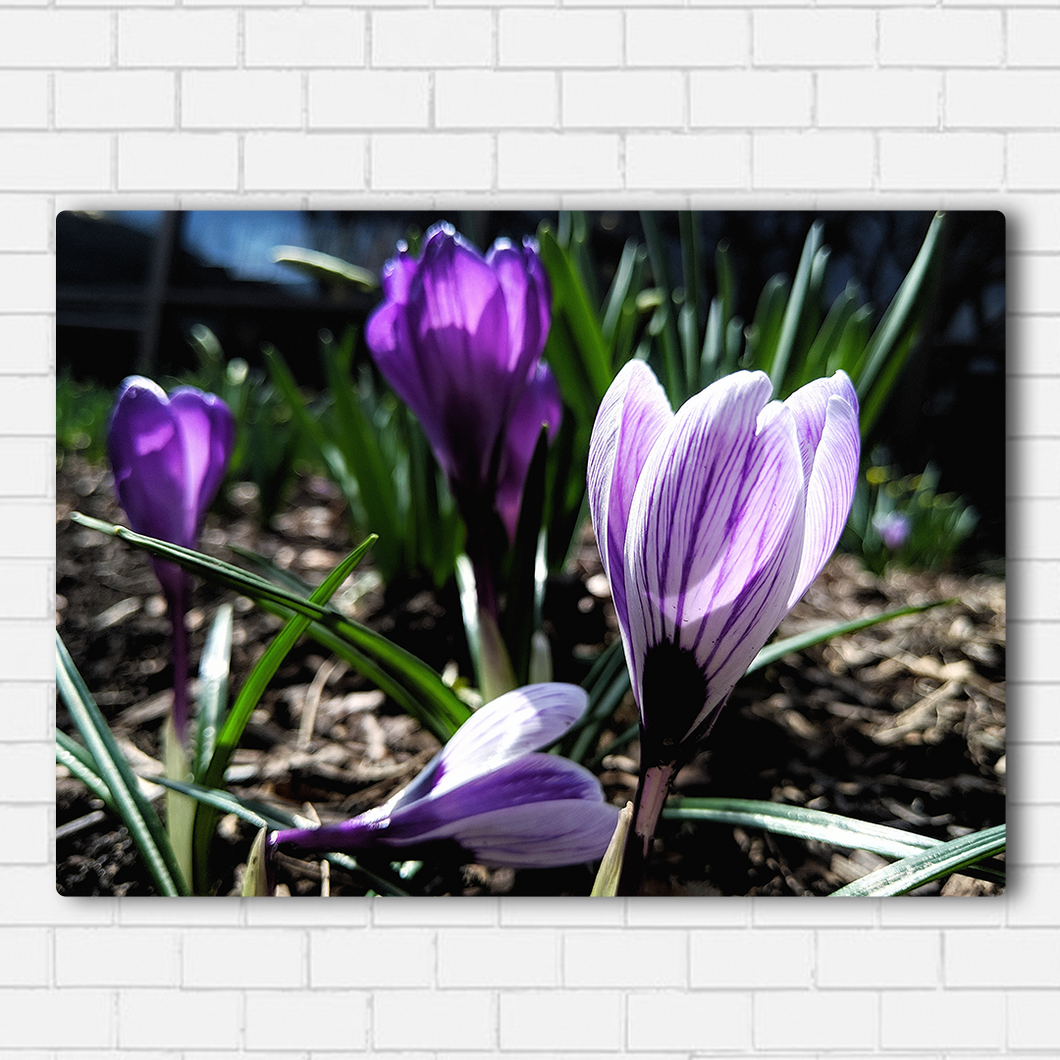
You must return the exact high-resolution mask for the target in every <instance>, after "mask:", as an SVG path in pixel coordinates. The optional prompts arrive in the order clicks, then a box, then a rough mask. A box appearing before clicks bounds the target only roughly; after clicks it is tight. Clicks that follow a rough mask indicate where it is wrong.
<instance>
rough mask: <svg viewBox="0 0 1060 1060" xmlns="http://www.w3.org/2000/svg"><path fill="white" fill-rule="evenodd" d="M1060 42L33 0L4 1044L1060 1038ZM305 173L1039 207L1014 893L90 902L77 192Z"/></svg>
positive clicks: (463, 6) (622, 1045)
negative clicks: (60, 620)
mask: <svg viewBox="0 0 1060 1060" xmlns="http://www.w3.org/2000/svg"><path fill="white" fill-rule="evenodd" d="M1058 37H1060V12H1058V10H1057V8H1056V4H1055V2H1054V0H1027V2H1025V3H1014V4H1003V3H1001V2H1000V0H996V2H995V0H968V2H967V3H948V2H947V3H942V4H938V3H930V2H921V0H909V2H904V0H903V2H898V0H893V2H892V0H879V3H878V4H874V3H872V0H820V2H817V3H813V2H810V0H789V2H785V0H761V2H760V3H758V4H752V5H746V4H742V3H739V2H737V0H730V2H725V0H722V2H719V3H709V4H708V3H699V2H695V0H693V2H691V3H683V2H680V0H673V2H666V0H656V2H653V0H644V2H642V3H637V4H631V5H630V6H629V7H627V8H623V7H620V6H618V5H616V4H615V3H614V2H613V0H585V2H584V3H582V2H579V3H568V2H566V0H565V2H564V3H562V4H558V5H557V4H555V3H553V2H549V0H506V2H505V0H500V2H499V3H497V4H492V3H486V2H477V0H435V2H433V3H430V2H428V0H367V2H365V3H359V4H353V3H342V2H335V3H333V2H323V0H321V2H316V0H306V2H298V0H276V2H269V3H255V4H245V5H241V4H236V3H233V2H232V0H195V2H193V0H185V2H184V3H180V2H178V0H173V2H172V3H170V2H166V0H144V2H141V3H128V4H120V3H119V4H115V3H110V4H108V3H106V2H105V0H97V2H91V0H90V2H83V3H82V2H75V0H71V2H68V3H65V2H62V0H60V2H58V3H50V2H46V0H40V2H39V3H34V2H32V0H30V2H20V0H0V292H3V293H2V294H0V349H2V351H3V353H2V355H0V385H2V386H3V394H4V405H3V409H4V416H3V418H2V421H0V585H2V586H3V589H4V591H3V593H2V594H0V840H2V842H0V954H2V957H3V959H0V1053H3V1055H5V1056H7V1055H10V1056H12V1057H14V1058H15V1060H75V1058H76V1060H104V1058H107V1060H110V1058H120V1057H136V1058H137V1060H191V1058H195V1060H221V1058H227V1057H236V1056H239V1057H254V1058H265V1057H268V1058H270V1060H324V1058H327V1057H334V1058H339V1057H342V1058H345V1057H353V1056H386V1057H392V1058H395V1060H398V1058H401V1060H457V1058H461V1060H462V1058H464V1057H467V1056H472V1057H474V1056H483V1057H486V1056H494V1057H499V1056H509V1055H518V1056H521V1057H524V1058H527V1060H538V1058H544V1057H546V1056H547V1057H568V1056H570V1057H573V1056H577V1057H580V1058H584V1060H602V1058H604V1057H612V1056H615V1055H622V1056H627V1057H635V1058H640V1060H643V1058H647V1057H662V1056H665V1057H683V1058H691V1057H693V1056H695V1057H699V1058H702V1057H705V1056H708V1055H709V1056H713V1055H716V1054H722V1055H727V1056H738V1057H740V1056H772V1057H777V1058H779V1057H784V1058H788V1057H791V1058H793V1060H811V1058H813V1060H824V1058H829V1057H837V1058H838V1057H844V1058H845V1057H848V1056H850V1055H857V1054H862V1053H864V1054H869V1055H873V1056H884V1057H889V1058H891V1060H914V1058H916V1060H950V1058H952V1057H957V1056H963V1057H968V1058H973V1057H974V1058H976V1060H978V1058H980V1057H987V1056H999V1055H1004V1056H1012V1057H1027V1058H1031V1057H1034V1058H1038V1060H1047V1058H1055V1057H1056V1056H1057V1055H1060V1031H1058V1030H1057V1021H1056V1016H1055V1012H1056V1006H1057V1002H1058V1000H1060V956H1058V955H1060V902H1058V901H1057V894H1058V893H1060V794H1058V791H1060V788H1058V787H1057V783H1056V777H1057V774H1058V771H1060V710H1058V709H1057V700H1058V696H1060V668H1058V663H1057V659H1058V654H1057V651H1056V638H1057V634H1058V632H1060V536H1058V531H1057V527H1058V526H1060V429H1058V426H1057V422H1058V421H1057V414H1056V409H1057V398H1058V396H1060V393H1058V392H1060V368H1058V361H1057V354H1058V352H1060V293H1058V292H1060V181H1058V177H1060V167H1058V166H1057V163H1056V158H1057V156H1058V155H1060V69H1058V63H1057V57H1058V53H1057V48H1056V41H1057V39H1058ZM278 202H280V203H282V204H283V205H288V206H316V205H327V206H329V207H336V206H344V205H345V206H348V207H371V206H389V205H402V206H425V205H431V204H438V205H444V204H459V205H461V206H465V207H474V206H476V205H479V206H486V205H491V206H505V205H510V206H524V205H530V204H533V205H541V206H556V205H561V204H577V205H587V206H591V205H597V206H599V205H603V204H608V205H612V206H615V207H619V208H622V207H629V208H632V207H639V206H643V205H646V204H655V205H660V206H662V205H666V206H675V205H682V204H684V205H689V204H691V205H695V206H700V207H752V208H754V207H777V206H800V207H806V206H814V205H821V206H823V207H835V206H843V207H848V206H876V207H888V206H892V207H899V208H901V207H914V206H915V207H917V208H925V207H931V206H934V205H938V204H945V205H951V206H954V207H962V206H964V207H975V208H992V209H1000V210H1004V211H1005V212H1006V213H1007V215H1008V220H1009V225H1008V232H1009V241H1010V248H1011V256H1010V265H1011V268H1010V277H1009V280H1010V286H1009V291H1010V306H1011V309H1010V313H1011V315H1010V332H1009V333H1010V337H1011V347H1010V356H1009V376H1010V394H1011V399H1010V404H1009V409H1010V436H1011V439H1012V440H1011V442H1010V446H1009V479H1008V492H1009V496H1010V498H1011V503H1012V507H1011V516H1012V521H1011V527H1012V529H1011V545H1010V554H1011V557H1012V560H1013V562H1012V564H1011V576H1012V593H1011V604H1012V618H1013V622H1012V631H1013V633H1012V641H1013V652H1012V657H1011V663H1010V672H1011V676H1012V687H1013V716H1014V717H1013V725H1012V739H1011V748H1010V751H1011V753H1010V755H1009V762H1010V775H1011V776H1012V778H1013V793H1012V797H1011V800H1010V805H1011V807H1012V817H1013V819H1014V821H1015V828H1014V830H1013V831H1014V833H1015V839H1014V844H1013V850H1012V854H1011V861H1012V862H1013V865H1014V872H1013V876H1014V882H1013V884H1012V886H1011V887H1010V890H1009V893H1008V895H1007V896H1006V898H1005V899H1003V900H1001V901H998V902H965V903H962V902H956V901H951V902H939V901H930V900H914V899H906V900H892V901H885V902H880V903H876V902H845V903H830V902H821V901H819V902H795V901H793V900H791V901H783V900H761V901H757V902H753V901H744V900H728V899H726V900H712V901H711V900H706V901H692V902H679V901H674V900H670V901H657V900H642V901H635V902H629V903H622V902H604V903H598V902H597V903H590V902H573V901H559V900H548V901H546V900H533V899H527V900H520V901H511V902H508V903H500V902H498V901H494V900H482V901H472V902H453V901H445V900H441V901H430V900H424V901H416V902H404V903H403V902H380V903H378V904H374V905H373V904H370V903H367V902H352V901H351V902H347V901H341V902H332V903H322V902H313V903H301V902H273V903H262V902H256V903H252V902H238V901H229V902H219V901H218V902H211V901H199V902H181V903H173V902H149V901H140V902H137V901H124V902H123V901H107V900H73V899H66V900H63V899H60V898H58V897H57V896H56V895H55V892H54V885H53V865H52V857H53V855H52V849H51V848H52V842H51V827H52V796H51V772H52V770H51V755H52V750H51V737H52V722H51V712H52V694H53V693H52V677H53V659H52V650H53V649H52V635H51V621H50V606H51V605H50V600H51V594H52V592H53V585H54V568H53V562H54V560H53V545H52V540H51V535H50V522H51V519H52V513H53V511H54V486H53V476H52V466H53V441H52V437H51V435H50V431H51V423H52V414H53V409H54V406H53V399H52V395H53V390H52V387H53V384H54V363H55V361H54V352H53V340H52V334H51V312H52V308H53V297H54V281H53V270H54V259H53V247H54V234H53V220H52V219H53V217H54V214H55V212H56V211H57V210H58V209H62V208H69V207H71V206H80V207H88V206H94V207H106V206H119V205H121V206H134V207H137V206H138V207H156V208H157V207H161V206H173V205H186V206H218V205H224V206H230V207H246V208H253V207H254V206H256V205H263V204H266V203H267V204H268V205H270V206H274V205H276V204H277V203H278ZM130 967H134V968H136V969H138V971H137V972H136V973H135V974H131V973H130V971H129V969H130Z"/></svg>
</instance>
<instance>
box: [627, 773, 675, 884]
mask: <svg viewBox="0 0 1060 1060" xmlns="http://www.w3.org/2000/svg"><path fill="white" fill-rule="evenodd" d="M676 772H677V763H676V762H666V763H662V764H660V765H654V766H648V768H647V769H644V770H642V771H641V774H640V782H639V783H638V784H637V795H636V798H635V799H634V802H633V827H632V828H631V829H630V831H629V835H628V836H627V837H626V850H625V854H624V855H623V858H622V874H621V876H620V877H619V880H618V893H619V894H623V895H632V894H640V893H641V890H642V888H643V886H644V876H645V869H646V868H647V864H648V855H649V854H650V853H651V845H652V840H653V839H654V838H655V828H656V826H657V825H658V823H659V815H660V814H661V813H662V810H663V806H664V805H665V804H666V796H667V795H668V794H669V793H670V782H671V781H672V780H673V778H674V774H676Z"/></svg>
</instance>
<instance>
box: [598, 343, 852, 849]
mask: <svg viewBox="0 0 1060 1060" xmlns="http://www.w3.org/2000/svg"><path fill="white" fill-rule="evenodd" d="M771 395H772V387H771V385H770V382H769V379H768V377H767V376H766V375H765V374H764V373H762V372H736V373H735V374H733V375H730V376H726V377H725V378H723V379H720V380H718V381H717V382H716V383H714V384H712V385H711V386H709V387H707V389H706V390H704V391H703V392H702V393H700V394H697V395H695V396H694V397H692V398H690V399H689V400H688V401H687V402H685V404H684V405H683V406H682V407H681V409H680V410H679V411H678V412H677V413H676V414H674V413H672V412H671V410H670V405H669V402H668V401H667V399H666V396H665V394H664V393H663V390H662V388H661V387H660V386H659V384H658V382H657V381H656V379H655V376H654V375H653V373H652V371H651V369H650V368H648V367H647V365H645V364H644V363H643V362H640V361H632V362H630V363H629V364H627V365H626V366H625V367H624V368H623V369H622V370H621V371H620V372H619V373H618V375H617V376H616V377H615V380H614V382H613V383H612V384H611V387H610V388H609V389H608V391H607V393H606V394H605V395H604V399H603V402H602V403H601V406H600V411H599V413H598V415H597V419H596V423H595V426H594V428H593V434H592V439H591V442H590V447H589V482H588V486H589V504H590V509H591V511H592V517H593V525H594V527H595V529H596V539H597V543H598V545H599V548H600V554H601V559H602V561H603V565H604V569H605V571H606V573H607V576H608V579H609V581H610V583H611V593H612V597H613V599H614V604H615V610H616V612H617V615H618V623H619V628H620V630H621V633H622V642H623V646H624V648H625V653H626V661H627V664H628V666H629V672H630V677H631V681H632V685H633V691H634V695H635V697H636V700H637V704H638V707H639V710H640V724H641V786H640V790H639V791H638V805H637V811H636V813H635V815H634V831H635V833H636V834H637V835H638V836H639V837H640V839H641V840H642V842H643V850H644V852H646V851H647V848H648V844H649V842H650V838H651V835H652V834H653V832H654V825H655V821H656V819H657V817H658V814H659V812H660V811H661V809H662V804H663V802H664V801H665V798H666V794H667V791H668V789H669V784H670V781H671V780H672V778H673V775H674V773H675V772H676V770H677V767H678V766H679V765H681V764H683V762H684V761H686V760H687V759H688V758H689V757H690V756H691V754H692V751H693V750H694V748H695V746H696V744H697V743H698V742H699V741H700V740H701V739H702V738H703V737H704V736H705V735H706V734H707V732H709V730H710V728H711V726H712V725H713V724H714V721H715V719H716V718H717V716H718V713H719V711H720V710H721V708H722V706H723V705H724V703H725V701H726V700H727V699H728V697H729V694H730V692H731V691H732V689H733V686H734V685H735V684H736V682H737V681H738V680H739V678H740V677H741V676H742V675H743V674H744V672H745V671H746V670H747V667H748V666H749V665H750V663H751V661H752V660H753V659H754V657H755V655H756V654H757V653H758V652H759V650H760V649H761V648H762V647H763V645H764V644H765V643H766V640H767V639H768V638H769V637H770V635H771V634H772V633H773V631H774V630H775V629H776V627H777V625H778V624H779V622H780V620H781V619H782V618H783V617H784V616H785V615H786V614H787V613H788V611H789V610H790V609H791V608H792V606H793V605H794V604H795V603H796V602H797V601H798V599H799V598H800V597H801V596H802V594H803V593H804V592H805V591H806V589H807V587H808V586H809V584H810V582H812V581H813V580H814V578H816V577H817V575H818V573H819V572H820V570H821V568H822V567H823V566H824V564H825V561H826V560H827V559H828V557H829V556H830V555H831V553H832V550H833V549H834V548H835V545H836V543H837V541H838V540H839V535H840V533H841V532H842V529H843V525H844V524H845V522H846V518H847V515H848V514H849V511H850V505H851V501H852V499H853V494H854V486H855V482H856V479H857V473H858V460H859V456H860V435H859V428H858V403H857V397H856V395H855V393H854V388H853V386H852V385H851V383H850V380H849V379H848V378H847V376H846V374H845V373H843V372H837V373H836V374H835V375H834V376H832V377H831V378H829V379H818V380H815V381H814V382H812V383H809V384H808V385H807V386H804V387H802V389H800V390H798V391H796V392H795V393H794V394H792V396H791V397H790V398H788V399H787V401H785V402H779V401H771V400H770V398H771Z"/></svg>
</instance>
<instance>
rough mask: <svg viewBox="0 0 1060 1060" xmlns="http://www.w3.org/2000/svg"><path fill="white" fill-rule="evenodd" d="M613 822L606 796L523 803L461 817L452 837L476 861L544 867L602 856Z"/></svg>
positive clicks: (614, 812)
mask: <svg viewBox="0 0 1060 1060" xmlns="http://www.w3.org/2000/svg"><path fill="white" fill-rule="evenodd" d="M617 823H618V808H617V807H616V806H611V805H609V804H608V803H606V802H586V801H585V800H584V799H579V800H566V801H556V802H548V803H529V804H527V805H524V806H512V807H509V808H507V809H504V810H492V811H489V812H487V813H483V814H480V815H479V816H478V817H470V818H467V819H466V820H465V821H464V822H463V823H462V825H461V828H460V831H459V832H458V833H457V834H455V835H454V836H453V838H454V839H455V840H456V841H457V842H458V843H459V844H460V845H461V846H462V847H463V848H464V849H465V850H469V851H471V853H472V854H473V855H474V856H475V859H476V861H478V862H479V863H480V864H484V865H492V866H498V865H504V866H507V867H509V868H513V869H535V868H536V869H549V868H556V867H558V866H561V865H580V864H581V863H582V862H585V861H596V860H597V859H598V858H601V857H603V855H604V851H606V850H607V844H608V843H609V842H610V840H611V835H612V833H613V832H614V830H615V825H616V824H617Z"/></svg>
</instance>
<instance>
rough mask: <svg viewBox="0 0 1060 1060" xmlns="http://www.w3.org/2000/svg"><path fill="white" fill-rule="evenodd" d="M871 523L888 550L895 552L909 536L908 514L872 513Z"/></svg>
mask: <svg viewBox="0 0 1060 1060" xmlns="http://www.w3.org/2000/svg"><path fill="white" fill-rule="evenodd" d="M872 525H873V527H874V528H875V530H876V533H878V534H879V535H880V540H881V541H882V542H883V547H884V548H886V549H887V551H888V552H897V551H898V549H900V548H901V547H902V545H904V544H905V543H906V541H907V540H908V538H909V531H910V523H909V516H908V515H903V514H902V513H901V512H884V513H882V514H879V515H874V516H873V517H872Z"/></svg>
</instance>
